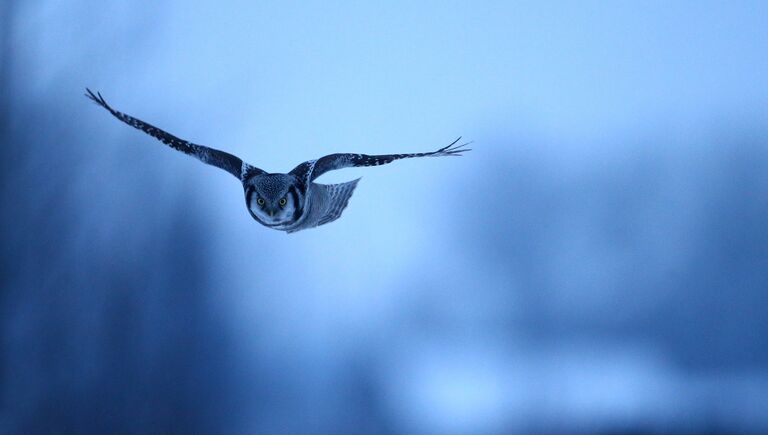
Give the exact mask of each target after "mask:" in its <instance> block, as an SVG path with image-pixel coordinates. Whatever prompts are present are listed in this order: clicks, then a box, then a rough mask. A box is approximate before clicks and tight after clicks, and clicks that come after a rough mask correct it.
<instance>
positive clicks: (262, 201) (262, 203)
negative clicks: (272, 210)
mask: <svg viewBox="0 0 768 435" xmlns="http://www.w3.org/2000/svg"><path fill="white" fill-rule="evenodd" d="M256 203H257V204H259V205H264V199H263V198H259V199H257V200H256Z"/></svg>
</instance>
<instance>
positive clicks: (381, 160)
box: [290, 137, 471, 183]
mask: <svg viewBox="0 0 768 435" xmlns="http://www.w3.org/2000/svg"><path fill="white" fill-rule="evenodd" d="M459 140H461V137H459V138H458V139H456V140H455V141H453V142H451V144H450V145H448V146H445V147H442V148H440V149H439V150H437V151H432V152H428V153H411V154H381V155H373V156H371V155H367V154H349V153H341V154H330V155H327V156H325V157H321V158H320V159H317V160H310V161H308V162H304V163H302V164H300V165H299V166H297V167H295V168H294V169H293V170H292V171H291V172H290V173H291V174H293V175H296V176H297V177H299V178H300V179H303V180H304V181H305V182H307V183H309V182H311V181H313V180H314V179H316V178H317V177H319V176H321V175H323V174H324V173H326V172H328V171H334V170H336V169H342V168H350V167H353V166H379V165H386V164H387V163H392V162H394V161H395V160H400V159H410V158H413V157H442V156H460V155H461V153H463V152H465V151H471V149H469V148H465V147H466V146H467V145H469V144H470V143H471V142H466V143H463V144H461V145H456V144H457V143H458V142H459Z"/></svg>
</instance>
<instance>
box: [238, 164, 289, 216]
mask: <svg viewBox="0 0 768 435" xmlns="http://www.w3.org/2000/svg"><path fill="white" fill-rule="evenodd" d="M295 185H296V180H295V177H293V176H291V175H288V174H262V175H257V176H255V177H253V178H252V179H250V180H248V181H247V182H246V183H245V202H246V205H247V206H248V210H249V211H250V212H251V215H252V216H253V217H254V218H255V219H256V220H258V221H260V222H262V223H263V224H264V225H267V226H279V225H284V224H288V223H292V222H294V221H295V220H296V219H297V216H296V214H297V211H298V210H299V208H300V207H299V201H300V200H299V197H300V195H299V192H298V191H297V189H296V187H295Z"/></svg>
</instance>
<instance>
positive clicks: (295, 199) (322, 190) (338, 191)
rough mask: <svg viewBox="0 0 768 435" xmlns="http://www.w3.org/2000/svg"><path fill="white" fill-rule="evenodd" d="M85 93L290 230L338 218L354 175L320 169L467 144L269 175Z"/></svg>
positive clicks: (315, 163) (444, 152)
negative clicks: (341, 176)
mask: <svg viewBox="0 0 768 435" xmlns="http://www.w3.org/2000/svg"><path fill="white" fill-rule="evenodd" d="M86 91H87V93H86V94H85V95H86V97H88V98H90V99H91V100H92V101H94V102H95V103H96V104H98V105H99V106H101V107H103V108H105V109H106V110H108V111H109V112H110V113H111V114H112V115H113V116H114V117H116V118H117V119H119V120H120V121H123V122H124V123H126V124H128V125H130V126H131V127H134V128H137V129H139V130H141V131H143V132H145V133H147V134H149V135H150V136H152V137H154V138H156V139H158V140H160V141H161V142H163V143H164V144H166V145H168V146H170V147H171V148H173V149H175V150H178V151H181V152H183V153H184V154H187V155H190V156H193V157H195V158H197V159H199V160H200V161H202V162H203V163H207V164H209V165H213V166H216V167H218V168H221V169H223V170H225V171H227V172H229V173H230V174H232V175H234V176H235V177H237V178H238V179H239V180H240V182H241V183H242V185H243V190H244V192H245V201H246V207H247V208H248V212H249V213H250V214H251V216H252V217H253V218H254V219H255V220H256V221H257V222H259V223H261V224H262V225H264V226H267V227H269V228H273V229H276V230H280V231H286V232H288V233H293V232H296V231H300V230H304V229H307V228H313V227H316V226H319V225H324V224H327V223H329V222H332V221H334V220H336V219H338V218H339V217H340V216H341V214H342V212H343V211H344V209H345V208H346V207H347V204H348V203H349V199H350V198H351V197H352V193H353V192H354V190H355V188H356V187H357V183H358V181H359V180H360V179H359V178H358V179H357V180H353V181H349V182H346V183H340V184H330V185H327V184H320V183H315V182H314V180H315V179H316V178H317V177H319V176H321V175H322V174H324V173H326V172H328V171H333V170H336V169H342V168H349V167H353V166H379V165H386V164H387V163H391V162H393V161H395V160H399V159H407V158H413V157H441V156H460V155H461V153H463V152H465V151H470V149H468V148H466V145H468V144H469V142H468V143H463V144H460V145H456V144H457V143H458V142H459V140H460V139H461V137H459V138H458V139H456V140H455V141H453V142H452V143H451V144H449V145H448V146H445V147H443V148H440V149H439V150H437V151H432V152H428V153H411V154H384V155H367V154H349V153H343V154H330V155H327V156H325V157H321V158H320V159H317V160H309V161H306V162H304V163H301V164H299V165H298V166H296V167H295V168H294V169H293V170H291V171H290V172H289V173H287V174H269V173H267V172H265V171H263V170H261V169H259V168H257V167H255V166H252V165H249V164H248V163H245V162H243V161H242V160H241V159H240V158H239V157H237V156H233V155H232V154H229V153H226V152H224V151H219V150H217V149H214V148H209V147H206V146H203V145H197V144H193V143H191V142H187V141H185V140H183V139H179V138H178V137H176V136H173V135H172V134H170V133H167V132H165V131H163V130H161V129H159V128H157V127H155V126H153V125H151V124H148V123H146V122H144V121H141V120H139V119H136V118H134V117H132V116H130V115H126V114H125V113H122V112H119V111H117V110H115V109H113V108H112V107H110V106H109V104H107V102H106V101H105V100H104V98H103V97H102V96H101V94H100V93H96V94H94V93H93V92H91V90H90V89H87V88H86Z"/></svg>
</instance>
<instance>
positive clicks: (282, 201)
mask: <svg viewBox="0 0 768 435" xmlns="http://www.w3.org/2000/svg"><path fill="white" fill-rule="evenodd" d="M287 202H288V201H287V200H286V199H285V198H281V199H280V207H283V206H284V205H285V204H286V203H287Z"/></svg>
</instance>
